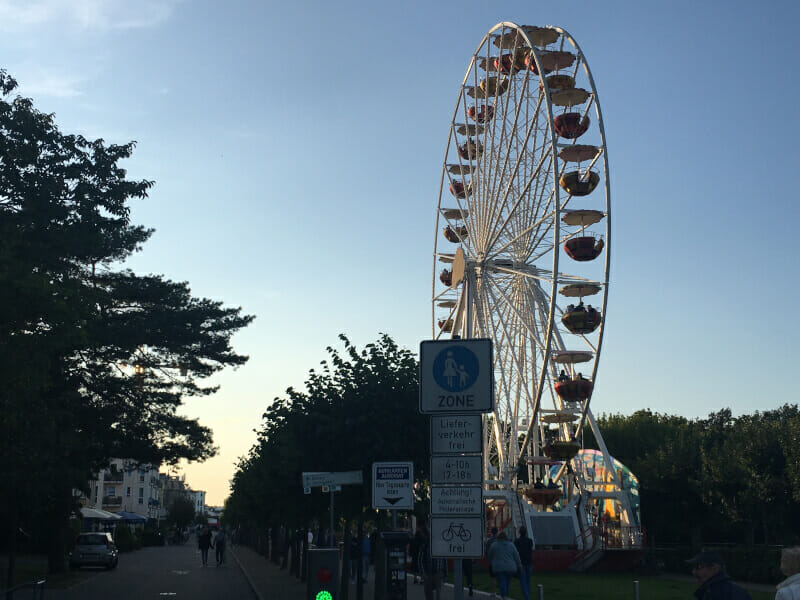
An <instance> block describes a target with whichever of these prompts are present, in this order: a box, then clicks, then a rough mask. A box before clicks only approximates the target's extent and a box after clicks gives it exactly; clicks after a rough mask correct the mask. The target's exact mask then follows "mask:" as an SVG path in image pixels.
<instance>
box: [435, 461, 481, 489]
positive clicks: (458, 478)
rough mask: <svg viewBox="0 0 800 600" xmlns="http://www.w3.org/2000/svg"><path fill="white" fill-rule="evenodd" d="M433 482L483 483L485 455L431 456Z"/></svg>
mask: <svg viewBox="0 0 800 600" xmlns="http://www.w3.org/2000/svg"><path fill="white" fill-rule="evenodd" d="M431 483H433V484H436V483H447V484H451V485H452V484H463V483H483V457H482V456H431Z"/></svg>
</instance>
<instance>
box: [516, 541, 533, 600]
mask: <svg viewBox="0 0 800 600" xmlns="http://www.w3.org/2000/svg"><path fill="white" fill-rule="evenodd" d="M514 547H515V548H516V549H517V552H518V553H519V561H520V563H522V569H521V570H520V572H519V587H520V589H521V590H522V598H523V600H530V597H531V572H532V571H533V540H532V539H531V538H529V537H528V530H527V529H525V527H520V528H519V537H518V538H517V539H516V540H514Z"/></svg>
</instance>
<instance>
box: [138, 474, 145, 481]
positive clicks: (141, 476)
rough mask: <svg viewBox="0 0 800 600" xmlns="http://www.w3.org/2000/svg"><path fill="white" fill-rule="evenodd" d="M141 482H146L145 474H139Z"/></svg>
mask: <svg viewBox="0 0 800 600" xmlns="http://www.w3.org/2000/svg"><path fill="white" fill-rule="evenodd" d="M139 481H140V482H142V481H144V473H139Z"/></svg>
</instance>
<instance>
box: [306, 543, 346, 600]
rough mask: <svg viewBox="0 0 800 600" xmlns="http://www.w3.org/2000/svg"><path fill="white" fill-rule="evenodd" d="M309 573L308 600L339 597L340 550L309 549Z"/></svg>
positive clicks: (330, 599) (332, 599)
mask: <svg viewBox="0 0 800 600" xmlns="http://www.w3.org/2000/svg"><path fill="white" fill-rule="evenodd" d="M307 575H308V578H307V580H306V581H307V582H308V585H307V587H306V590H307V592H306V600H336V598H338V597H339V550H338V549H337V548H311V549H309V551H308V570H307Z"/></svg>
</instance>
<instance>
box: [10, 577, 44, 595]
mask: <svg viewBox="0 0 800 600" xmlns="http://www.w3.org/2000/svg"><path fill="white" fill-rule="evenodd" d="M44 584H45V580H44V579H40V580H39V581H31V582H29V583H23V584H21V585H17V586H15V587H13V588H11V589H8V590H6V591H5V592H0V593H2V594H3V598H4V600H13V598H14V593H15V592H25V591H26V590H30V593H20V594H18V595H17V600H27V599H30V600H42V598H44Z"/></svg>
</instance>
